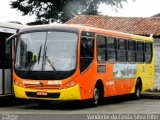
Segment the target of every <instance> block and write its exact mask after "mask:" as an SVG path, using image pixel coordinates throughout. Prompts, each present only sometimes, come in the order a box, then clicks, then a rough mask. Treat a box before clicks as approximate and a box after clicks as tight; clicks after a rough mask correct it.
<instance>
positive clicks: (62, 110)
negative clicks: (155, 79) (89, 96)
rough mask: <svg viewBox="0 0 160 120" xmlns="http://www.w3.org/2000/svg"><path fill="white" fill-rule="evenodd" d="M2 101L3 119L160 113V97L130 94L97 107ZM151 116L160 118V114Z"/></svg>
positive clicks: (0, 110) (70, 117) (56, 119)
mask: <svg viewBox="0 0 160 120" xmlns="http://www.w3.org/2000/svg"><path fill="white" fill-rule="evenodd" d="M0 103H1V105H0V114H2V115H1V117H0V119H1V118H2V119H3V120H6V119H5V118H7V117H8V118H15V119H14V120H27V119H28V117H29V118H30V120H32V119H33V120H50V119H52V120H54V119H55V120H58V119H65V120H70V119H73V120H74V119H77V120H78V119H79V120H80V119H84V120H85V119H87V117H89V116H88V115H93V114H105V115H106V114H160V99H145V98H143V99H140V100H133V99H130V98H128V96H123V97H112V98H108V99H106V101H105V102H104V103H103V104H102V105H99V106H98V107H95V108H91V107H90V106H88V105H86V104H85V103H86V102H65V103H53V104H52V105H50V106H47V107H45V108H44V107H40V106H39V105H38V104H37V103H35V102H33V101H29V102H27V103H26V102H24V101H20V102H18V103H16V104H13V103H14V101H7V100H5V101H1V102H0ZM66 114H67V115H66ZM68 114H69V115H68ZM16 117H17V118H16ZM92 117H93V116H92ZM94 117H95V116H94ZM140 117H141V116H140ZM142 117H143V116H142ZM149 117H150V116H149ZM151 117H156V118H157V117H158V119H160V115H159V116H151ZM156 118H155V119H156ZM108 119H109V118H108ZM110 119H111V118H110ZM115 119H116V118H115ZM121 119H122V118H121ZM128 119H129V118H128Z"/></svg>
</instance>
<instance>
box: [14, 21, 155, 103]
mask: <svg viewBox="0 0 160 120" xmlns="http://www.w3.org/2000/svg"><path fill="white" fill-rule="evenodd" d="M16 41H17V44H16V45H17V46H16V45H15V47H16V58H15V62H14V63H15V64H14V70H13V86H14V93H15V96H16V97H17V98H24V99H41V100H51V101H53V100H86V99H89V101H90V103H92V105H95V106H96V105H98V104H99V101H101V100H102V99H103V98H104V97H108V96H116V95H123V94H130V93H133V94H134V95H135V96H136V97H137V98H139V97H140V94H141V91H144V90H147V89H149V88H151V87H152V86H153V82H154V56H153V38H152V37H142V36H137V35H132V34H127V33H121V32H115V31H109V30H104V29H99V28H94V27H89V26H82V25H72V24H69V25H65V24H63V25H39V26H32V27H27V28H23V29H21V30H20V31H19V33H18V34H17V37H16Z"/></svg>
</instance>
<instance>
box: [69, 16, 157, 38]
mask: <svg viewBox="0 0 160 120" xmlns="http://www.w3.org/2000/svg"><path fill="white" fill-rule="evenodd" d="M66 23H67V24H82V25H88V26H94V27H99V28H103V29H107V30H114V31H120V32H126V33H132V34H139V35H150V34H153V35H155V36H157V35H160V17H112V16H94V15H80V16H77V17H75V18H73V19H71V20H69V21H68V22H66Z"/></svg>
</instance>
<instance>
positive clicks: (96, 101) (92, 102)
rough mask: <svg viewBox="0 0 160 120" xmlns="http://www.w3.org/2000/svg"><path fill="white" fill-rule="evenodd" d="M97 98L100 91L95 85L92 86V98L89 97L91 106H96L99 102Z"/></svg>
mask: <svg viewBox="0 0 160 120" xmlns="http://www.w3.org/2000/svg"><path fill="white" fill-rule="evenodd" d="M99 98H100V92H99V89H98V88H97V87H95V88H94V92H93V98H92V99H91V101H90V103H91V105H92V106H93V107H96V106H98V104H99Z"/></svg>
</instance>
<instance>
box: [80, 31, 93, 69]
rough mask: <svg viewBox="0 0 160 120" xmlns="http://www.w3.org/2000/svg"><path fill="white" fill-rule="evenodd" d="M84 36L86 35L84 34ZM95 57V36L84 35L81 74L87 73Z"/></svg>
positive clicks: (82, 38) (82, 39)
mask: <svg viewBox="0 0 160 120" xmlns="http://www.w3.org/2000/svg"><path fill="white" fill-rule="evenodd" d="M82 34H84V33H82ZM93 57H94V36H89V35H87V34H86V35H85V36H84V35H83V36H82V37H81V42H80V72H83V71H85V70H86V69H87V68H88V67H89V65H90V64H91V63H92V61H93Z"/></svg>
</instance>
